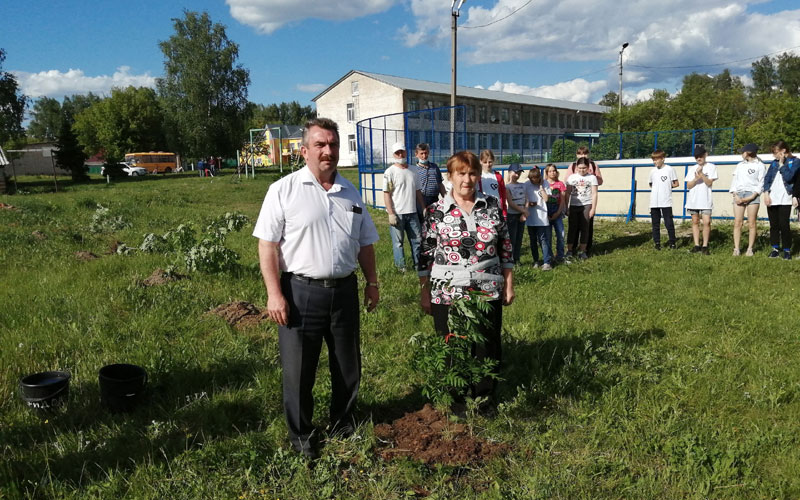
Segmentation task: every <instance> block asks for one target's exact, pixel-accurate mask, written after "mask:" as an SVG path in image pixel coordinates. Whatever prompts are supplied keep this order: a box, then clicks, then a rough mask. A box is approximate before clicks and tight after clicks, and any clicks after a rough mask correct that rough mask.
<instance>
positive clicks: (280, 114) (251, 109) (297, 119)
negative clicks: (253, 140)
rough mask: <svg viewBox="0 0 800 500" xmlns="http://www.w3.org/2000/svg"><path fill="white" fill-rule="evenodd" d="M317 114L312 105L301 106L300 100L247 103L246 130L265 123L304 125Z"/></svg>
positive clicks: (262, 125) (259, 126) (260, 126)
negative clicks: (275, 102)
mask: <svg viewBox="0 0 800 500" xmlns="http://www.w3.org/2000/svg"><path fill="white" fill-rule="evenodd" d="M315 116H317V112H316V111H314V108H312V107H311V106H301V105H300V103H299V102H297V101H292V102H289V103H286V102H282V103H280V104H269V105H266V106H265V105H264V104H256V103H253V102H250V103H248V104H247V124H246V127H245V132H248V131H249V130H250V129H254V128H263V127H264V125H266V124H268V123H271V124H278V125H303V124H304V123H305V122H306V121H308V120H309V119H311V118H314V117H315Z"/></svg>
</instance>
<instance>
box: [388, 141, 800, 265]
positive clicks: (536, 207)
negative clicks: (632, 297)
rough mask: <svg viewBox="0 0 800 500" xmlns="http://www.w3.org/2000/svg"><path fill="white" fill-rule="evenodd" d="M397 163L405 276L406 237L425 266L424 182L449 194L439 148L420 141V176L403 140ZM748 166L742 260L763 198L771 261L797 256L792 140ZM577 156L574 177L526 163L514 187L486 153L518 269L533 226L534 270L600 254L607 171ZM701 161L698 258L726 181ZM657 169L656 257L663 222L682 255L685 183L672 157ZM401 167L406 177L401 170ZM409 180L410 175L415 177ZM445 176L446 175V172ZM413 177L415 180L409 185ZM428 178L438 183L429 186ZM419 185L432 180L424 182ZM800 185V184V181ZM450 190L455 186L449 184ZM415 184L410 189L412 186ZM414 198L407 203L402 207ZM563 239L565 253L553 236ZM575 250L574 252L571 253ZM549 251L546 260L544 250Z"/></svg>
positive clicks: (582, 152) (699, 155) (690, 198)
mask: <svg viewBox="0 0 800 500" xmlns="http://www.w3.org/2000/svg"><path fill="white" fill-rule="evenodd" d="M392 150H393V151H392V152H393V154H394V161H395V164H394V165H392V167H390V168H389V169H387V171H386V174H385V175H384V196H385V197H386V200H385V201H386V206H387V211H388V212H389V219H390V225H391V226H392V231H391V235H392V243H393V245H392V246H393V249H394V257H395V264H396V265H397V267H398V268H400V269H404V266H405V258H404V255H403V244H402V240H403V233H407V236H408V239H409V241H410V242H411V250H412V258H413V259H414V263H415V264H416V255H415V254H416V251H417V247H418V245H419V243H418V242H419V235H420V227H419V222H418V220H417V216H418V214H417V213H416V212H417V211H418V209H419V207H424V206H425V205H426V204H427V196H428V195H427V194H425V196H426V198H425V201H422V200H421V196H422V195H423V193H422V192H421V191H422V189H421V185H426V184H431V186H429V187H431V189H430V190H429V191H430V195H431V196H432V197H434V198H438V196H439V195H444V194H445V193H446V192H447V190H448V188H447V187H446V185H443V184H442V180H441V177H438V178H434V177H433V176H432V175H431V172H432V171H435V172H434V174H435V173H438V168H437V167H436V165H435V164H431V163H428V162H427V155H428V152H429V146H428V145H427V144H420V145H418V146H417V148H416V151H415V154H416V156H417V165H416V166H415V168H416V171H415V172H413V173H412V172H408V171H406V170H405V169H407V168H408V166H407V164H406V160H405V156H406V155H405V146H404V145H403V144H402V143H397V144H395V145H394V146H393V147H392ZM741 154H742V161H741V162H740V163H739V164H738V165H737V166H736V169H735V171H734V174H733V181H732V183H731V186H730V190H729V191H730V193H731V195H732V198H733V200H732V201H733V207H734V228H733V229H734V230H733V242H734V249H733V255H734V256H737V255H740V241H741V233H742V226H743V221H744V217H745V215H746V216H747V220H748V227H749V235H748V245H747V249H746V250H745V255H747V256H752V255H753V254H754V248H753V246H754V244H755V239H756V219H757V215H758V208H759V204H760V202H761V199H762V198H763V200H764V203H765V205H766V206H767V215H768V216H769V225H770V245H771V249H770V253H769V257H771V258H777V257H780V256H783V258H784V259H791V234H790V229H789V219H790V214H791V208H792V206H793V203H796V199H797V198H798V197H800V179H797V176H798V175H800V159H798V158H796V157H794V156H793V155H792V154H791V149H790V148H789V146H788V145H787V144H786V143H785V142H784V141H778V142H776V143H775V144H774V145H773V147H772V154H773V157H774V158H775V159H774V161H773V162H772V163H771V164H770V165H769V167H767V166H766V165H764V163H762V162H761V160H760V159H759V158H758V147H757V146H756V145H755V144H747V145H745V146H744V147H743V148H742V149H741ZM576 156H577V159H576V161H575V162H574V163H572V164H571V165H570V166H569V167H568V168H567V171H566V175H565V180H564V181H561V180H560V179H559V171H558V168H557V167H556V166H555V165H553V164H552V163H551V164H548V165H547V166H546V167H545V168H544V171H542V170H541V169H540V168H539V167H538V166H534V167H533V168H532V169H530V170H528V171H527V182H524V181H523V179H522V176H523V169H522V166H521V165H520V164H518V163H512V164H511V165H510V166H509V168H508V179H507V182H506V180H504V178H503V176H502V175H501V174H500V173H499V172H496V171H494V170H492V167H493V165H494V154H493V153H492V151H491V150H489V149H485V150H483V151H481V154H480V162H481V166H482V168H483V172H482V175H481V178H480V180H479V182H478V190H479V191H481V192H482V193H483V194H484V195H487V196H494V197H496V198H498V199H499V200H500V206H501V207H503V213H504V215H505V216H506V220H507V225H508V230H509V236H510V238H511V242H512V244H513V256H514V261H515V262H517V263H518V262H520V257H521V253H522V238H523V233H524V228H527V232H528V238H529V240H530V247H531V255H532V257H533V262H534V266H535V267H538V268H540V269H541V270H543V271H548V270H550V269H552V267H553V266H554V265H556V264H558V263H560V262H567V263H569V262H570V261H571V260H572V259H574V258H577V259H581V260H583V259H586V258H588V252H589V251H590V249H591V243H592V236H593V234H592V233H593V222H594V215H595V213H596V211H597V199H598V187H599V186H601V185H602V184H603V177H602V174H601V172H600V167H599V166H598V165H597V164H596V163H595V162H593V161H592V160H591V159H590V158H589V149H588V148H587V147H585V146H581V147H579V148H578V151H577V153H576ZM694 157H695V160H696V162H697V163H696V164H695V165H693V166H692V167H689V169H688V171H687V174H686V179H685V183H686V189H687V191H686V211H687V212H688V213H689V214H690V215H691V218H692V238H693V241H694V246H693V247H692V249H691V250H690V251H691V252H692V253H700V254H703V255H708V254H709V248H708V242H709V237H710V234H711V213H712V210H713V208H714V200H713V190H712V186H713V184H714V182H715V181H716V180H717V179H718V178H719V175H718V174H717V167H716V165H714V164H713V163H710V162H708V161H706V159H707V157H708V153H707V151H706V150H705V148H704V147H703V146H697V147H696V148H695V151H694ZM651 158H652V160H653V168H652V170H651V172H650V178H649V184H650V189H651V190H650V217H651V221H652V237H653V243H654V245H655V248H656V250H660V249H661V220H662V219H663V221H664V226H665V227H666V230H667V236H668V240H667V247H668V248H670V249H674V248H676V245H677V239H676V236H675V224H674V221H673V213H672V190H673V189H674V188H677V187H678V185H679V182H678V176H677V175H676V173H675V170H674V169H673V168H672V167H671V166H669V165H667V164H666V163H665V160H666V154H665V153H664V151H661V150H656V151H654V152H653V153H652V155H651ZM395 170H396V171H397V172H395ZM406 172H407V175H406V176H403V175H401V174H403V173H406ZM439 175H441V174H439ZM404 177H407V178H408V179H407V180H405V181H404V180H402V178H404ZM428 177H430V178H431V180H430V182H427V181H424V179H427V178H428ZM418 179H423V181H419V180H418ZM795 181H797V182H795ZM445 184H446V183H445ZM403 185H407V189H402V186H403ZM401 199H405V202H404V204H403V203H400V202H399V200H401ZM564 218H567V221H568V231H567V234H566V235H565V234H564ZM553 232H555V237H556V245H555V249H556V251H555V255H554V253H553V250H552V238H553ZM565 247H566V248H565ZM540 250H541V258H540V255H539V251H540Z"/></svg>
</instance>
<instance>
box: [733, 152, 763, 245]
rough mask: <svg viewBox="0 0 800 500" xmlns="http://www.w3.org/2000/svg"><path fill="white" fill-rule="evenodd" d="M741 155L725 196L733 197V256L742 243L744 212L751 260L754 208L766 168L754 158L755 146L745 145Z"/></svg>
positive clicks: (757, 204)
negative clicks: (727, 194)
mask: <svg viewBox="0 0 800 500" xmlns="http://www.w3.org/2000/svg"><path fill="white" fill-rule="evenodd" d="M739 152H740V153H742V161H741V162H739V164H738V165H736V170H734V171H733V180H732V181H731V188H730V189H729V192H730V193H731V195H732V196H733V255H734V257H735V256H738V255H739V253H740V251H739V243H740V242H741V240H742V223H743V222H744V215H745V212H747V226H748V228H749V234H748V235H747V252H745V255H746V256H748V257H752V256H753V245H754V244H755V242H756V219H757V218H758V206H759V204H760V200H759V198H760V196H761V191H763V189H764V175H765V174H766V173H767V167H766V166H764V164H763V163H761V160H759V158H758V146H756V145H755V144H745V146H744V147H743V148H742V149H741V150H740V151H739Z"/></svg>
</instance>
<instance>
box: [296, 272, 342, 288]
mask: <svg viewBox="0 0 800 500" xmlns="http://www.w3.org/2000/svg"><path fill="white" fill-rule="evenodd" d="M283 274H285V275H288V276H289V278H291V279H293V280H295V281H299V282H300V283H305V284H306V285H311V286H318V287H322V288H336V287H339V286H342V285H344V284H345V283H347V282H348V281H350V280H351V279H353V278H354V277H355V273H350V274H348V275H347V276H345V277H344V278H324V279H318V278H309V277H308V276H303V275H302V274H295V273H283Z"/></svg>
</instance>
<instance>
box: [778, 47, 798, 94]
mask: <svg viewBox="0 0 800 500" xmlns="http://www.w3.org/2000/svg"><path fill="white" fill-rule="evenodd" d="M776 62H777V71H776V74H777V79H778V84H779V85H780V88H781V91H782V92H783V93H785V94H787V95H789V96H791V97H800V56H796V55H794V54H789V53H788V52H784V53H783V54H781V55H779V56H778V59H777V60H776Z"/></svg>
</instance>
